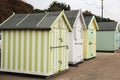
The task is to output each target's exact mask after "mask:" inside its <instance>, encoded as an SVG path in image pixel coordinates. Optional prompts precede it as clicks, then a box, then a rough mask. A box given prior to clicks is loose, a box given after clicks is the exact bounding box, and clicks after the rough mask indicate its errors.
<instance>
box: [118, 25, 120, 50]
mask: <svg viewBox="0 0 120 80" xmlns="http://www.w3.org/2000/svg"><path fill="white" fill-rule="evenodd" d="M118 30H119V49H120V23H118Z"/></svg>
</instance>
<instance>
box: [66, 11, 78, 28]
mask: <svg viewBox="0 0 120 80" xmlns="http://www.w3.org/2000/svg"><path fill="white" fill-rule="evenodd" d="M78 12H79V10H72V11H65V14H66V16H67V18H68V20H69V22H70V25H71V26H72V27H73V25H74V23H75V20H76V17H77V15H78Z"/></svg>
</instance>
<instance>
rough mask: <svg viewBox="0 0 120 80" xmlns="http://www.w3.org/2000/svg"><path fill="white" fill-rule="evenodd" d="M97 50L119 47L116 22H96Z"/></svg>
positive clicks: (113, 49)
mask: <svg viewBox="0 0 120 80" xmlns="http://www.w3.org/2000/svg"><path fill="white" fill-rule="evenodd" d="M98 26H99V31H97V51H116V50H118V49H119V31H118V22H98Z"/></svg>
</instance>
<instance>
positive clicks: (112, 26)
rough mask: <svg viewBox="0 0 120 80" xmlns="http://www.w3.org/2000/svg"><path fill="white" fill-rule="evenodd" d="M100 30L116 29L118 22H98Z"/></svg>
mask: <svg viewBox="0 0 120 80" xmlns="http://www.w3.org/2000/svg"><path fill="white" fill-rule="evenodd" d="M98 27H99V30H100V31H115V30H116V27H117V22H98Z"/></svg>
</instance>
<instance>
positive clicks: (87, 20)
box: [84, 16, 93, 28]
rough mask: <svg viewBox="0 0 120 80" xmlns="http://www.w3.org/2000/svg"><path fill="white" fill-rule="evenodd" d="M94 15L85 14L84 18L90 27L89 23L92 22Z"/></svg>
mask: <svg viewBox="0 0 120 80" xmlns="http://www.w3.org/2000/svg"><path fill="white" fill-rule="evenodd" d="M92 17H93V16H84V20H85V24H86V27H87V28H88V25H89V24H90V21H91V19H92Z"/></svg>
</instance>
